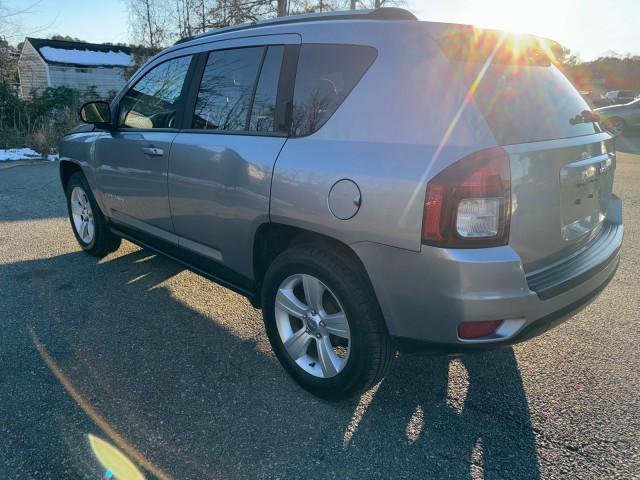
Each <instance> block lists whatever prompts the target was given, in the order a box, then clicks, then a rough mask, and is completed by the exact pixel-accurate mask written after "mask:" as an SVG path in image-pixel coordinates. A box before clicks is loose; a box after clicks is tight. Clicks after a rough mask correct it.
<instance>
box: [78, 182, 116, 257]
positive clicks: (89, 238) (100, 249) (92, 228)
mask: <svg viewBox="0 0 640 480" xmlns="http://www.w3.org/2000/svg"><path fill="white" fill-rule="evenodd" d="M65 193H66V197H67V211H68V212H69V221H70V223H71V230H72V231H73V234H74V235H75V237H76V240H77V241H78V244H79V245H80V246H81V247H82V249H83V250H84V251H85V252H87V253H88V254H90V255H93V256H94V257H99V258H102V257H104V256H106V255H108V254H109V253H111V252H115V251H116V250H117V249H118V248H119V247H120V242H121V239H120V237H118V236H116V235H114V234H113V233H111V230H109V226H108V225H107V222H106V220H105V218H104V215H103V214H102V212H101V211H100V207H98V204H97V202H96V199H95V198H94V196H93V193H92V192H91V188H90V187H89V183H88V182H87V179H86V178H85V176H84V175H83V174H82V172H75V173H74V174H73V175H71V177H70V178H69V181H68V182H67V185H66V192H65ZM83 225H85V227H84V228H83Z"/></svg>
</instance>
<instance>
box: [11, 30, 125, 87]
mask: <svg viewBox="0 0 640 480" xmlns="http://www.w3.org/2000/svg"><path fill="white" fill-rule="evenodd" d="M133 62H134V59H133V55H132V53H131V49H130V48H128V47H121V46H116V45H100V44H95V43H84V42H71V41H67V40H46V39H40V38H26V39H25V41H24V44H23V46H22V50H21V51H20V58H19V60H18V75H19V78H20V96H21V97H22V98H25V99H29V98H31V97H32V96H33V95H34V94H35V93H39V92H41V91H42V90H44V89H45V88H47V87H60V86H65V87H69V88H73V89H76V90H87V89H88V88H90V87H95V89H96V92H97V93H98V95H99V96H101V97H107V96H109V95H110V94H112V93H113V92H115V91H118V90H119V89H120V88H121V87H122V86H123V85H124V83H125V77H124V71H125V69H126V68H127V67H129V66H130V65H132V64H133Z"/></svg>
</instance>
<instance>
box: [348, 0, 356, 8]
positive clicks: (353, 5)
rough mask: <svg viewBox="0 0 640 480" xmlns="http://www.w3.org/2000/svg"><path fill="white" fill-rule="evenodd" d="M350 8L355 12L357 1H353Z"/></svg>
mask: <svg viewBox="0 0 640 480" xmlns="http://www.w3.org/2000/svg"><path fill="white" fill-rule="evenodd" d="M349 8H350V9H351V10H355V9H356V0H351V5H350V6H349Z"/></svg>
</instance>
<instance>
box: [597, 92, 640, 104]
mask: <svg viewBox="0 0 640 480" xmlns="http://www.w3.org/2000/svg"><path fill="white" fill-rule="evenodd" d="M604 98H605V99H606V100H607V101H608V102H609V104H610V105H622V104H625V103H629V102H632V101H633V100H635V98H636V95H635V93H634V92H633V91H631V90H612V91H610V92H607V93H605V94H604Z"/></svg>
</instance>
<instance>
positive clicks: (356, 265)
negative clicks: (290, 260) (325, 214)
mask: <svg viewBox="0 0 640 480" xmlns="http://www.w3.org/2000/svg"><path fill="white" fill-rule="evenodd" d="M297 245H313V246H316V247H319V248H322V249H323V250H325V251H327V252H330V253H332V254H334V255H336V256H337V257H338V258H340V260H342V261H343V262H345V264H347V265H348V266H349V267H351V268H353V269H354V270H355V271H357V272H359V273H360V274H361V275H362V276H363V278H364V279H365V281H366V282H367V284H368V285H369V286H370V288H371V291H372V292H373V285H372V284H371V281H370V279H369V275H368V273H367V270H366V268H365V266H364V263H363V262H362V260H361V259H360V257H359V256H358V255H357V254H356V252H355V251H354V250H353V249H352V248H351V247H350V246H349V245H347V244H346V243H344V242H342V241H340V240H338V239H336V238H333V237H329V236H327V235H323V234H321V233H317V232H314V231H311V230H306V229H303V228H299V227H293V226H291V225H286V224H282V223H264V224H262V225H260V227H258V229H257V230H256V233H255V235H254V240H253V274H254V281H255V289H256V292H260V291H261V289H262V282H263V279H264V276H265V274H266V272H267V270H268V269H269V266H270V265H271V263H272V262H273V261H274V260H275V259H276V257H277V256H278V255H280V254H281V253H282V252H284V251H285V250H287V249H289V248H292V247H294V246H297ZM256 301H257V302H260V295H259V294H258V295H256ZM256 306H258V307H259V305H256Z"/></svg>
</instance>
